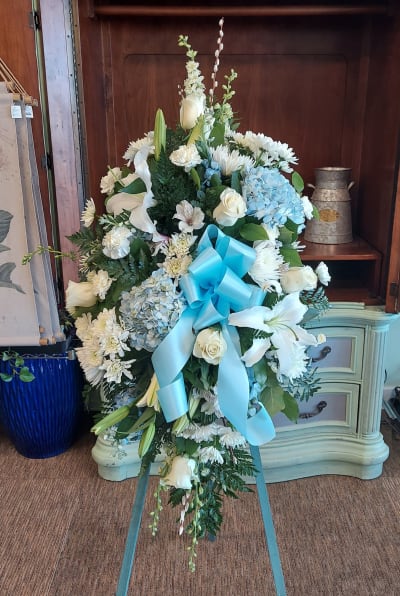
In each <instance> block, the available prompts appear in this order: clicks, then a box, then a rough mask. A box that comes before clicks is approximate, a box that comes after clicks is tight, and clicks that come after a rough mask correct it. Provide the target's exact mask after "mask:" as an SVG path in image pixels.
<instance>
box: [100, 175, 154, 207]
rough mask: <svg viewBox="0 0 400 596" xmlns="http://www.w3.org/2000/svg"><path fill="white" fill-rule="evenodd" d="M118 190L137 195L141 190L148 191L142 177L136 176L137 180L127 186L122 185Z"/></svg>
mask: <svg viewBox="0 0 400 596" xmlns="http://www.w3.org/2000/svg"><path fill="white" fill-rule="evenodd" d="M118 192H126V193H128V194H129V195H137V194H139V193H141V192H146V185H145V183H144V182H143V180H142V179H141V178H136V180H133V182H131V183H130V184H128V185H127V186H121V188H119V189H118ZM109 198H110V197H109ZM106 203H107V201H106Z"/></svg>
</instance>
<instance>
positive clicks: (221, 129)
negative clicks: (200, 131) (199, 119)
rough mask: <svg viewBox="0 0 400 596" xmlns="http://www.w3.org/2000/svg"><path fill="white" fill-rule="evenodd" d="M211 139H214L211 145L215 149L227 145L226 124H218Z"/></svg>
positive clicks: (212, 132)
mask: <svg viewBox="0 0 400 596" xmlns="http://www.w3.org/2000/svg"><path fill="white" fill-rule="evenodd" d="M210 138H211V139H213V140H212V143H211V145H212V146H213V147H218V145H223V144H224V143H225V124H223V123H222V122H217V123H216V124H215V125H214V127H213V129H212V131H211V134H210Z"/></svg>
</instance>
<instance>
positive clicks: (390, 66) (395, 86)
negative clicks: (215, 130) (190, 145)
mask: <svg viewBox="0 0 400 596" xmlns="http://www.w3.org/2000/svg"><path fill="white" fill-rule="evenodd" d="M116 4H117V3H114V2H108V3H106V2H95V3H93V2H91V1H89V0H86V1H82V2H79V3H78V7H79V28H80V32H81V40H82V46H81V49H82V56H81V57H82V81H83V92H84V95H83V98H84V105H85V120H86V139H87V151H88V167H89V180H90V183H89V188H90V194H91V195H92V196H93V197H94V198H95V200H96V201H98V204H99V205H100V204H101V203H102V198H101V196H100V193H99V180H100V178H101V176H103V175H104V174H105V172H106V168H107V165H117V164H122V163H123V159H122V155H123V153H124V151H125V149H126V147H127V145H128V143H129V141H130V140H134V139H136V138H138V137H142V136H143V134H144V133H145V132H147V131H148V130H152V128H153V118H154V115H155V111H156V109H157V108H158V107H161V108H162V109H163V111H164V113H165V116H166V119H167V122H168V124H169V125H170V126H173V125H174V124H175V122H176V121H177V118H178V104H179V97H178V85H179V84H180V85H182V83H183V80H184V78H185V56H184V52H183V50H182V49H181V48H178V46H177V38H178V35H179V34H180V33H184V34H188V35H189V37H190V41H191V43H192V45H193V47H194V48H195V49H197V50H198V52H199V53H198V58H199V62H200V64H201V68H202V71H203V74H204V75H205V77H206V80H210V79H209V74H210V71H211V68H212V64H213V54H214V49H215V43H216V37H217V33H218V22H217V21H218V19H217V17H215V16H214V15H211V13H207V7H208V9H209V8H212V7H213V6H212V3H205V5H204V6H205V8H204V10H203V12H202V13H201V14H200V13H198V14H197V13H196V14H197V16H196V19H194V18H191V17H193V14H194V12H193V11H194V10H195V9H194V7H193V6H194V5H193V3H178V4H179V5H180V8H179V10H178V8H176V7H175V8H176V10H175V12H174V14H173V15H172V13H171V14H170V13H169V12H168V11H166V8H168V7H171V6H172V3H158V4H160V6H159V12H158V13H157V11H156V10H153V9H154V5H156V4H157V3H150V5H151V8H152V10H151V11H150V10H149V5H145V4H143V5H141V6H140V7H139V8H140V10H139V8H138V6H139V4H138V3H133V4H132V3H123V4H124V6H125V8H124V10H122V11H120V13H119V15H120V16H118V10H119V8H118V7H117V6H116ZM128 4H129V6H128ZM225 4H226V3H225ZM231 4H232V6H231V9H232V10H231V11H230V16H229V17H227V18H226V20H225V27H224V30H225V37H224V46H225V47H224V51H223V53H222V57H221V66H220V73H219V76H218V78H219V83H220V84H221V83H222V82H223V75H224V74H225V73H226V72H229V70H230V68H234V69H235V70H236V71H237V72H238V74H239V76H238V79H237V81H235V89H236V91H237V94H236V96H235V97H234V99H233V100H232V105H233V108H234V110H235V111H236V112H237V113H238V114H239V115H240V118H241V121H240V130H241V131H245V130H247V129H251V130H254V131H256V132H263V133H264V134H266V135H269V136H271V137H273V138H275V139H279V140H281V141H284V142H287V143H288V144H289V145H290V146H292V147H293V148H294V149H295V151H296V153H297V155H298V156H299V160H300V161H299V167H298V170H299V172H300V173H301V175H302V176H303V178H304V180H305V182H311V183H312V182H314V169H315V168H316V167H321V166H346V167H350V168H352V173H353V179H354V181H355V186H354V188H353V189H352V191H351V196H352V219H353V227H354V233H355V234H358V235H360V236H361V237H362V238H363V239H364V240H366V241H367V242H368V243H369V244H370V245H372V247H373V248H374V249H376V250H378V251H379V252H380V253H381V255H382V257H383V258H382V262H383V267H382V271H381V279H380V282H379V284H378V285H379V292H378V294H380V296H381V298H382V299H384V297H385V291H386V284H387V281H388V280H387V275H388V270H389V260H390V253H391V250H392V248H393V246H394V244H395V242H396V239H395V238H393V237H392V235H391V226H392V222H391V217H390V215H389V214H390V213H391V212H392V205H393V196H394V190H395V188H396V182H397V170H396V168H397V149H398V131H399V129H400V101H399V100H398V99H397V98H399V97H400V72H399V69H398V64H399V63H400V62H399V58H400V56H399V51H400V50H399V48H400V35H399V33H398V23H399V22H400V17H399V14H398V12H399V11H398V9H395V11H394V12H393V13H391V14H390V15H389V16H388V4H387V3H386V2H384V3H380V4H379V5H378V4H377V3H371V2H363V3H353V5H354V6H353V8H354V7H355V5H356V4H358V7H357V10H354V11H353V13H352V14H347V15H344V13H343V14H342V15H339V14H337V13H335V11H333V12H332V6H334V3H321V5H320V6H319V8H321V9H323V10H322V11H319V10H314V14H313V15H311V14H308V16H304V15H303V16H301V15H302V13H301V11H299V10H298V9H299V7H301V6H302V7H303V8H304V6H305V5H306V3H300V2H298V3H293V5H294V4H296V6H297V8H296V10H294V9H293V11H292V13H291V15H290V16H288V14H287V12H286V13H285V14H284V11H283V12H282V10H281V12H280V14H278V13H279V10H277V12H275V13H274V16H273V15H272V13H270V14H269V15H268V16H266V15H264V14H261V13H262V11H261V12H260V10H261V8H262V5H263V4H264V3H257V2H253V3H250V5H251V7H253V8H254V6H257V7H258V13H257V16H254V15H253V16H252V14H251V10H250V9H249V10H248V12H247V15H246V14H244V12H243V11H246V7H244V6H243V5H242V4H240V6H239V3H230V5H231ZM273 4H276V6H278V5H280V4H282V3H271V6H272V5H273ZM327 4H329V7H330V8H328V7H327V6H325V5H327ZM192 5H193V6H192ZM331 5H332V6H331ZM196 6H197V7H199V5H196ZM310 6H311V5H308V8H310ZM107 7H108V8H107ZM233 7H236V9H234V8H233ZM238 7H240V9H241V12H240V14H239V12H237V9H238ZM214 8H215V7H214ZM278 8H279V6H278ZM281 8H282V7H281ZM308 8H307V10H308ZM192 9H193V10H192ZM146 10H147V12H146ZM235 10H236V12H235ZM329 10H330V12H329ZM96 11H97V16H95V14H96ZM328 12H329V16H328ZM106 13H108V14H106ZM122 13H123V16H121V14H122ZM254 14H255V13H254ZM322 14H325V16H321V15H322ZM90 15H92V17H93V18H91V17H90ZM160 15H162V16H160ZM371 15H373V16H371ZM389 242H392V245H390V244H389ZM397 249H398V250H400V247H399V245H398V244H397ZM373 266H375V265H373Z"/></svg>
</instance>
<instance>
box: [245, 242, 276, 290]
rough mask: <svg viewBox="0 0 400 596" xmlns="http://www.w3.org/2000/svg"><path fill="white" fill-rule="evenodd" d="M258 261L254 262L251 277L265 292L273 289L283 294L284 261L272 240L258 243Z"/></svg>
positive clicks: (250, 272)
mask: <svg viewBox="0 0 400 596" xmlns="http://www.w3.org/2000/svg"><path fill="white" fill-rule="evenodd" d="M254 249H255V251H256V260H255V261H254V263H253V265H252V267H251V269H250V271H249V275H250V277H251V278H252V279H253V280H254V281H255V282H256V284H258V285H259V286H260V288H262V289H263V290H270V289H271V288H272V289H274V290H275V291H277V292H279V293H280V292H281V287H280V284H279V281H278V280H279V277H280V274H281V271H282V267H283V265H284V260H283V257H282V255H281V254H280V252H279V249H278V247H277V246H276V245H275V243H274V242H271V241H270V240H264V241H262V242H257V244H256V245H255V247H254Z"/></svg>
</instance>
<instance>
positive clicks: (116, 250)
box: [102, 226, 132, 259]
mask: <svg viewBox="0 0 400 596" xmlns="http://www.w3.org/2000/svg"><path fill="white" fill-rule="evenodd" d="M131 236H132V230H130V229H129V228H127V227H126V226H117V227H115V228H112V229H111V230H110V231H109V232H107V234H106V235H105V236H104V238H103V242H102V244H103V253H104V254H105V255H106V257H110V259H122V258H123V257H126V255H127V254H128V253H129V250H130V242H129V240H130V238H131Z"/></svg>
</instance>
